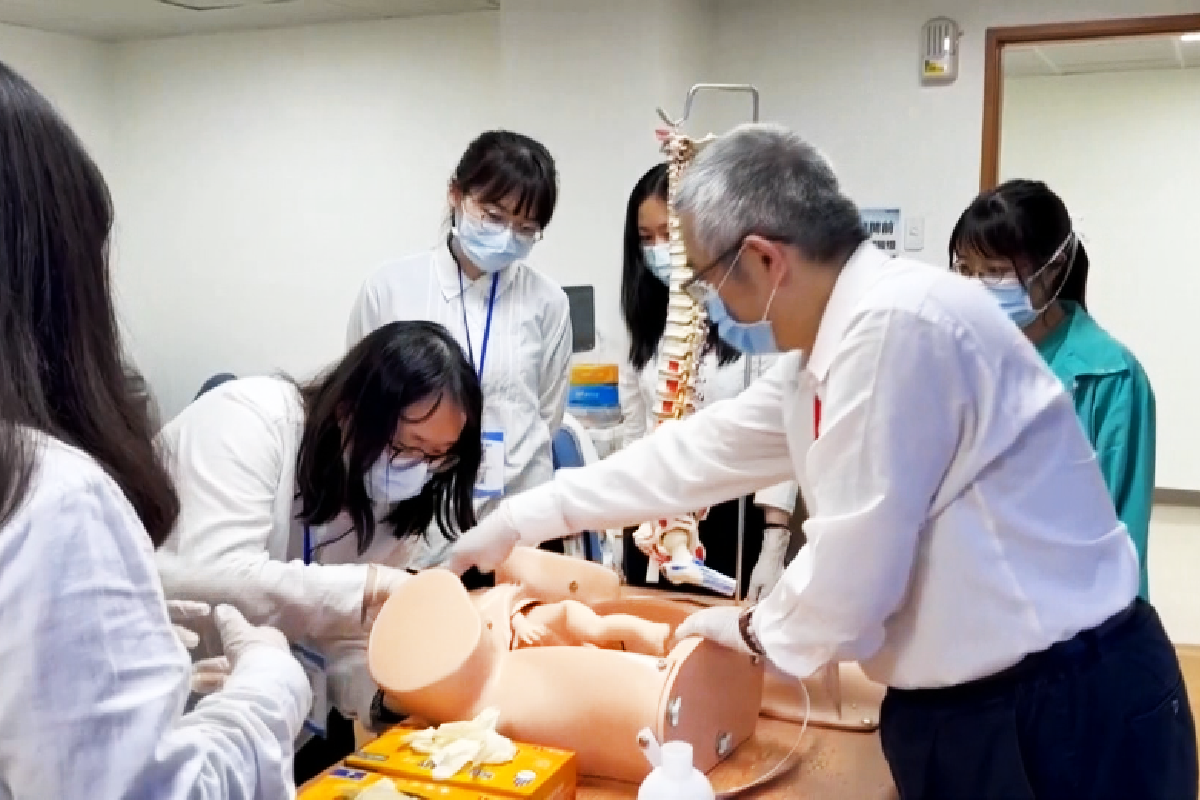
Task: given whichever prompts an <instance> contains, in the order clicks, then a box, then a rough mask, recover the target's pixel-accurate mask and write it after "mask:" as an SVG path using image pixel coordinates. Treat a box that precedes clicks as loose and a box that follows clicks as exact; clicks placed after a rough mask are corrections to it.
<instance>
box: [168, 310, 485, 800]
mask: <svg viewBox="0 0 1200 800" xmlns="http://www.w3.org/2000/svg"><path fill="white" fill-rule="evenodd" d="M482 406H483V399H482V396H481V393H480V389H479V381H478V379H477V378H476V376H475V371H474V370H473V369H472V368H471V365H470V363H468V361H467V359H466V357H465V356H464V354H463V351H462V349H461V348H460V347H459V346H458V343H457V342H456V341H455V340H454V338H453V337H452V336H451V335H450V334H449V332H448V331H446V329H445V328H443V327H442V326H440V325H438V324H436V323H432V322H420V321H415V322H393V323H390V324H387V325H384V326H383V327H381V328H379V329H378V330H376V331H374V332H373V333H371V334H370V335H368V336H367V337H366V338H365V339H363V340H362V341H361V342H359V343H358V344H357V345H355V346H354V348H352V349H351V350H350V352H349V353H348V354H347V355H346V356H345V357H344V358H343V359H342V360H341V362H340V363H338V364H336V365H335V366H334V367H333V368H332V369H330V370H329V371H328V372H327V373H326V374H325V375H323V376H322V377H320V378H318V379H316V380H315V381H313V382H311V383H308V384H305V385H296V384H295V383H293V382H291V381H289V380H286V379H282V378H272V377H257V378H245V379H242V380H234V381H230V382H227V383H224V384H221V385H220V386H218V387H217V388H215V389H213V390H212V391H209V392H207V393H205V394H204V395H202V396H201V397H199V398H198V399H197V400H196V401H195V402H194V403H192V404H191V405H190V406H188V407H187V408H186V409H184V411H183V412H182V413H180V414H179V416H177V417H176V418H175V419H173V420H172V421H171V422H170V423H168V424H167V425H166V426H165V427H164V428H163V430H162V432H161V433H160V435H159V441H160V444H161V446H162V451H163V453H164V456H165V458H166V460H167V463H168V465H169V468H170V470H171V474H172V476H173V477H174V479H175V484H176V487H177V489H178V492H179V499H180V505H181V508H180V513H179V520H178V522H177V523H176V524H175V527H174V529H173V530H172V532H171V535H170V536H169V537H168V539H167V541H166V543H165V545H164V547H163V550H164V551H166V553H165V554H164V555H161V556H160V557H159V568H160V573H161V574H162V577H163V584H164V587H165V588H166V591H167V594H168V596H170V597H174V598H179V599H189V600H200V601H205V602H208V603H222V602H224V603H229V604H231V605H235V606H237V607H238V608H239V609H240V610H241V611H242V612H243V613H244V614H245V615H246V617H247V618H248V619H250V620H252V621H258V622H266V621H269V622H270V623H271V624H273V625H275V626H276V627H278V628H279V629H280V630H281V631H283V633H284V634H285V635H286V636H287V637H288V640H289V641H291V642H293V643H295V644H298V645H300V646H301V647H302V648H303V649H300V650H299V651H298V652H300V654H301V655H302V656H305V658H306V659H307V661H306V665H307V666H308V667H309V671H310V679H311V680H312V681H313V683H314V691H315V695H316V697H317V702H316V704H314V707H313V709H312V712H311V714H310V716H309V722H308V725H307V727H308V729H309V731H310V732H312V733H316V734H318V735H319V736H320V738H318V739H315V740H312V741H311V742H309V743H306V744H305V746H304V747H301V749H300V750H299V751H298V752H297V755H296V772H297V780H298V781H299V780H302V779H305V778H308V777H311V776H312V775H313V774H316V773H317V772H320V771H321V770H322V769H324V768H326V767H328V766H330V764H332V763H333V762H334V761H336V760H337V758H338V757H340V756H343V755H346V753H347V752H349V750H351V749H353V741H352V739H351V740H350V741H348V742H346V743H344V744H342V745H338V746H340V747H341V751H339V752H330V747H334V745H332V744H327V742H326V741H325V738H326V737H327V736H328V735H329V734H330V731H329V730H327V729H326V727H327V724H336V725H337V726H338V729H339V730H340V731H342V732H343V733H344V732H345V729H347V728H349V725H348V724H345V722H344V720H345V719H357V720H358V721H359V722H361V723H362V724H364V725H366V726H368V727H377V726H378V725H380V724H381V723H384V722H387V721H389V719H390V716H389V715H388V713H387V710H386V709H384V708H383V707H382V705H381V703H382V697H381V695H380V694H379V693H378V692H377V688H376V686H375V684H374V683H373V682H372V681H371V680H370V676H369V675H368V674H367V670H366V660H365V656H366V639H365V637H366V635H367V634H368V633H369V631H370V625H371V623H372V622H373V620H374V618H375V616H376V615H377V614H378V612H379V609H380V607H381V606H382V605H383V603H384V601H386V600H387V598H388V597H389V596H390V593H391V592H392V591H393V590H394V589H395V588H396V587H397V586H399V585H400V584H401V583H402V582H403V581H404V580H406V579H407V577H408V574H409V573H408V572H406V571H405V569H406V568H407V567H408V566H410V564H412V563H413V561H414V560H415V559H417V558H418V557H419V553H420V550H421V548H422V547H423V546H424V544H425V542H424V539H425V537H426V532H427V529H429V528H430V527H431V524H432V527H435V528H436V529H437V530H438V531H440V533H441V535H442V536H443V537H445V538H446V539H448V540H453V539H454V538H455V535H456V532H457V531H460V530H466V529H467V528H469V527H470V526H471V525H473V524H474V522H475V512H474V509H473V507H472V498H471V493H472V485H473V483H474V479H475V475H476V473H477V472H478V471H479V465H480V459H481V454H482V446H481V438H480V417H481V413H482ZM313 652H315V653H316V655H315V656H313V655H311V653H313ZM207 655H209V654H208V653H205V652H203V651H200V652H198V653H197V656H199V657H204V656H207ZM325 690H327V691H325ZM324 696H327V697H328V701H329V702H328V706H325V705H324V704H323V703H322V702H321V699H322V697H324ZM329 706H331V707H332V709H331V708H330V707H329ZM331 710H333V711H334V712H335V714H336V716H335V715H333V714H330V713H329V712H330V711H331ZM331 719H332V720H333V722H332V723H331V722H330V720H331ZM307 738H308V737H305V739H307Z"/></svg>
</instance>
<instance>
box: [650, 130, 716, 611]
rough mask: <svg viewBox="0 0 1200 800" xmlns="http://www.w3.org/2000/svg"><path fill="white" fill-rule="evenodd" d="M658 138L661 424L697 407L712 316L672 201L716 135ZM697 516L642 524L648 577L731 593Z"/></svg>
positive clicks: (674, 132)
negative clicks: (662, 257) (662, 263)
mask: <svg viewBox="0 0 1200 800" xmlns="http://www.w3.org/2000/svg"><path fill="white" fill-rule="evenodd" d="M660 137H661V138H662V139H663V145H664V150H665V151H666V153H667V155H668V158H669V164H668V190H667V191H668V196H669V200H670V206H671V209H670V250H671V282H670V287H669V294H668V301H667V325H666V328H665V329H664V331H663V339H662V348H661V352H660V354H659V358H658V389H657V393H656V396H655V400H654V414H655V417H657V419H658V424H659V425H662V424H663V423H665V422H668V421H671V420H678V419H682V418H683V417H685V416H687V415H689V414H691V413H692V412H693V411H695V409H696V376H697V374H698V372H699V369H700V361H701V358H702V356H703V354H704V344H705V341H706V340H707V338H708V320H707V317H706V315H705V313H704V308H703V306H702V305H700V304H699V303H697V302H696V301H695V300H694V299H693V298H692V296H691V295H689V294H688V293H687V292H686V291H684V286H686V285H687V282H688V281H689V280H691V278H692V269H691V267H690V266H689V264H688V256H687V249H686V248H685V247H684V244H683V236H682V233H681V232H680V228H679V216H678V214H676V213H675V206H674V203H675V193H676V191H677V190H678V187H679V180H680V178H681V177H682V175H683V172H684V170H685V169H686V168H687V166H688V164H690V163H691V161H692V159H693V158H695V156H696V153H697V152H698V151H699V149H700V148H701V147H702V146H703V145H704V144H707V143H708V141H710V140H711V138H712V137H709V138H708V139H705V140H703V141H701V142H695V141H693V140H691V139H689V138H688V137H686V136H684V135H682V134H681V133H680V132H679V131H678V129H672V130H667V131H665V132H660ZM698 521H699V520H698V517H697V515H696V514H685V515H682V516H679V517H676V518H675V519H672V520H659V521H658V522H657V523H654V522H647V523H645V524H643V525H642V526H641V527H640V528H638V531H637V533H635V534H634V538H635V540H636V541H637V544H638V547H639V548H641V549H642V550H643V551H645V552H647V554H648V555H649V556H650V565H649V570H648V572H647V576H646V577H647V580H649V581H657V579H658V572H659V570H660V569H661V570H662V571H663V572H664V573H665V574H666V575H667V577H668V578H669V579H670V580H671V581H672V582H675V583H694V584H698V585H703V586H705V587H707V588H709V589H713V590H714V591H718V592H721V593H722V594H729V595H732V594H733V592H734V582H733V581H732V580H731V579H729V578H728V577H726V576H724V575H721V574H720V573H717V572H714V571H713V570H711V569H707V568H706V567H704V566H703V561H704V546H703V545H702V544H701V542H700V535H699V532H698V528H697V524H698Z"/></svg>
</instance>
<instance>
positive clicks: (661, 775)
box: [637, 742, 716, 800]
mask: <svg viewBox="0 0 1200 800" xmlns="http://www.w3.org/2000/svg"><path fill="white" fill-rule="evenodd" d="M660 753H661V758H662V763H661V764H659V765H658V766H656V767H655V768H654V770H653V771H652V772H651V773H650V774H649V775H648V776H646V780H644V781H643V782H642V787H641V788H640V789H638V794H637V796H638V800H715V798H716V794H715V793H714V792H713V788H712V784H710V783H709V782H708V778H706V777H704V773H703V772H701V771H700V770H698V769H696V768H695V767H693V766H692V746H691V745H690V744H688V743H687V742H667V743H666V744H664V745H662V747H661V750H660Z"/></svg>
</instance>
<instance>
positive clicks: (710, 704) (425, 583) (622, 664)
mask: <svg viewBox="0 0 1200 800" xmlns="http://www.w3.org/2000/svg"><path fill="white" fill-rule="evenodd" d="M496 578H497V581H498V585H497V586H496V587H495V588H493V589H485V590H481V591H478V592H475V593H469V592H467V590H466V589H465V588H464V587H463V585H462V582H461V581H460V580H459V578H458V577H457V576H456V575H454V574H453V573H451V572H448V571H445V570H440V569H434V570H426V571H424V572H421V573H420V574H418V575H415V576H413V577H412V578H411V579H410V580H409V581H408V582H407V583H405V584H404V585H403V586H401V587H400V589H399V590H398V591H396V592H394V593H393V594H392V596H391V598H390V599H389V600H388V601H387V603H386V604H385V605H384V607H383V609H382V611H381V612H380V614H379V618H378V619H377V620H376V622H375V625H374V627H373V629H372V632H371V641H370V648H369V665H370V670H371V675H372V677H373V678H374V679H375V681H376V682H377V683H378V684H379V686H380V687H381V688H382V689H383V690H384V692H385V693H386V694H387V696H388V700H389V705H391V706H393V707H395V708H402V709H404V711H405V712H406V713H408V714H412V715H413V716H415V717H418V718H420V719H421V720H423V721H425V722H427V723H430V724H434V725H440V724H442V723H446V722H453V721H460V720H470V719H474V718H475V717H476V716H478V715H479V714H480V713H481V712H483V711H484V710H485V709H488V708H495V709H497V710H498V711H499V724H498V726H497V730H498V731H499V732H500V733H502V734H503V735H505V736H507V737H510V738H512V739H514V740H516V741H523V742H529V743H532V744H541V745H546V746H550V747H558V748H562V749H565V750H572V751H574V752H575V753H576V755H577V757H578V760H579V769H580V772H581V774H583V775H589V776H594V777H603V778H613V779H616V780H623V781H631V782H640V781H641V780H642V779H643V778H645V777H646V775H647V774H648V773H649V766H648V764H647V762H646V759H645V757H644V755H643V753H642V750H641V749H640V747H639V745H638V733H639V731H641V730H642V729H643V728H649V729H650V730H651V731H653V732H654V734H655V736H656V737H657V739H658V740H659V741H687V742H690V743H691V744H692V746H693V748H694V751H695V763H696V766H697V767H698V768H699V769H701V770H703V771H706V772H707V771H708V770H710V769H711V768H712V767H714V766H715V765H716V764H717V763H718V762H720V761H721V760H722V759H723V758H725V757H726V756H728V755H729V754H730V753H732V752H733V750H734V749H735V748H736V747H737V746H738V745H740V744H741V743H742V742H743V741H745V740H746V739H748V738H749V737H750V736H751V735H753V732H754V728H755V724H756V722H757V718H758V711H759V706H760V704H761V702H762V685H763V667H762V665H761V664H760V663H758V661H757V660H756V659H753V658H751V657H749V656H746V655H744V654H740V653H737V652H735V651H733V650H729V649H726V648H723V647H721V646H719V645H716V644H714V643H712V642H707V641H703V640H701V639H697V638H691V639H687V640H685V641H682V642H679V643H678V644H675V645H674V647H671V648H670V649H669V650H668V644H669V642H670V639H671V636H672V633H673V626H672V624H670V623H667V622H655V621H651V620H647V619H644V618H642V617H639V616H636V615H633V614H630V613H625V610H623V609H622V601H621V600H620V599H619V585H618V580H617V576H616V575H615V574H613V573H612V572H610V571H609V570H607V569H605V568H604V567H602V566H600V565H598V564H592V563H589V562H585V561H580V560H577V559H573V558H568V557H565V556H558V555H555V554H553V553H548V552H545V551H540V550H532V549H528V548H518V549H517V551H516V552H514V554H513V556H512V558H510V559H509V561H508V562H506V563H505V564H504V565H503V566H502V567H501V568H500V569H499V570H498V571H497V574H496ZM593 606H597V607H600V608H601V609H602V612H603V613H597V610H596V609H595V608H593ZM636 608H637V604H636V603H634V604H632V605H631V606H630V609H636Z"/></svg>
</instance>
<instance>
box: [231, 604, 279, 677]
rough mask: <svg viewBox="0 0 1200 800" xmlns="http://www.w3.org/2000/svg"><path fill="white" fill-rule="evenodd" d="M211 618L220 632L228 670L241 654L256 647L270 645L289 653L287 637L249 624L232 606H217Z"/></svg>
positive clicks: (232, 667) (266, 628)
mask: <svg viewBox="0 0 1200 800" xmlns="http://www.w3.org/2000/svg"><path fill="white" fill-rule="evenodd" d="M213 618H214V619H215V620H216V621H217V631H218V632H220V634H221V644H222V646H223V647H224V648H225V658H227V659H228V660H229V671H230V672H233V671H234V670H236V669H237V665H238V661H239V660H240V659H241V658H242V656H244V655H246V653H249V652H250V651H251V650H253V649H255V648H256V647H270V648H274V649H275V650H282V651H283V652H285V653H287V654H288V655H289V656H290V655H291V649H290V648H289V647H288V640H287V637H285V636H284V635H283V634H282V633H280V632H279V631H277V630H275V629H274V628H269V627H267V626H266V625H262V626H255V625H251V624H250V623H249V622H246V618H245V617H243V616H242V614H241V612H240V611H238V610H237V609H236V608H234V607H233V606H217V608H216V610H215V611H214V612H213Z"/></svg>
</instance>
